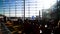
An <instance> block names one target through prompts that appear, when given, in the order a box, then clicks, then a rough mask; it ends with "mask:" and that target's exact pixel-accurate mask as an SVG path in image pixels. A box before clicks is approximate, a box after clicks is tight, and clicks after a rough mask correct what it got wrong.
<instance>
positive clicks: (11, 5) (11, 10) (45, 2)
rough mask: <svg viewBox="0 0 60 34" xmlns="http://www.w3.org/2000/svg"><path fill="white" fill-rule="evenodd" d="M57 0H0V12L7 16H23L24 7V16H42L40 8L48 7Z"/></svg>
mask: <svg viewBox="0 0 60 34" xmlns="http://www.w3.org/2000/svg"><path fill="white" fill-rule="evenodd" d="M56 2H57V0H25V6H24V0H0V4H1V6H0V7H1V8H0V11H1V12H0V14H4V15H6V16H7V17H23V15H24V7H25V17H32V16H34V17H36V16H39V11H40V16H41V17H42V10H43V9H44V10H45V9H49V8H51V6H53V5H54V4H55V3H56Z"/></svg>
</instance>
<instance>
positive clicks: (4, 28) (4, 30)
mask: <svg viewBox="0 0 60 34" xmlns="http://www.w3.org/2000/svg"><path fill="white" fill-rule="evenodd" d="M0 26H1V31H2V33H3V34H11V31H10V30H9V29H8V28H7V27H6V25H5V24H4V23H3V22H0Z"/></svg>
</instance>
